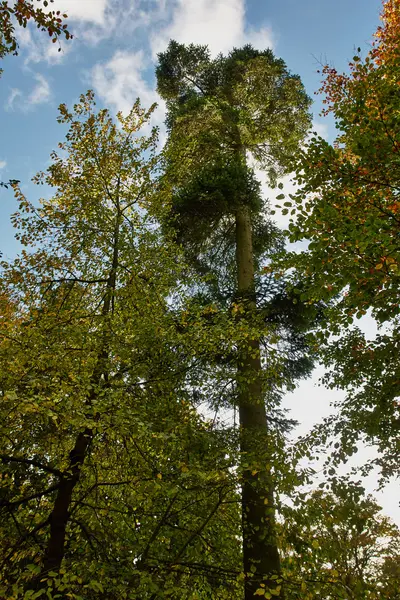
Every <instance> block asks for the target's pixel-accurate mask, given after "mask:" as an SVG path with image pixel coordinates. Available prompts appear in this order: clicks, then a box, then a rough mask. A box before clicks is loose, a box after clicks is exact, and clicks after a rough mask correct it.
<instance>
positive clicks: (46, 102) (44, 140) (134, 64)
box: [0, 0, 400, 524]
mask: <svg viewBox="0 0 400 600" xmlns="http://www.w3.org/2000/svg"><path fill="white" fill-rule="evenodd" d="M53 7H54V10H62V11H65V12H67V13H68V21H67V22H68V24H69V30H70V32H71V33H72V34H73V36H74V39H73V40H71V41H69V42H67V41H65V40H62V41H61V52H58V51H57V50H58V44H52V43H51V42H50V40H49V38H48V36H47V35H46V34H45V33H41V32H38V31H37V30H36V29H34V28H32V27H27V28H26V29H21V28H20V29H19V30H18V31H17V34H18V40H19V45H20V49H19V55H18V56H16V57H14V56H10V57H8V58H6V59H5V60H3V61H2V62H3V64H2V65H1V66H2V67H3V69H4V73H3V75H2V78H1V79H0V180H3V181H4V180H7V179H10V178H11V179H19V180H20V181H21V186H22V189H23V191H24V193H25V194H26V195H27V196H28V197H29V199H30V200H33V201H37V200H38V199H39V197H40V193H41V189H40V188H37V187H36V186H34V185H33V184H31V183H30V180H31V178H32V177H33V175H34V174H35V173H36V172H37V171H39V170H43V169H45V168H46V166H47V165H48V164H49V155H50V152H51V151H52V150H53V149H55V148H56V146H57V143H58V142H59V141H61V140H62V139H63V137H64V135H65V129H64V126H62V125H59V124H58V123H57V121H56V118H57V107H58V106H59V104H60V103H66V104H67V105H69V106H71V105H72V104H74V103H75V102H76V101H77V100H78V99H79V95H80V94H82V93H84V92H86V90H88V89H93V90H94V92H95V94H96V98H97V102H98V105H99V106H105V107H107V108H109V109H110V110H111V111H112V112H116V111H118V110H122V111H123V112H127V111H129V109H130V108H131V106H132V105H133V103H134V101H135V99H136V98H137V97H140V99H141V102H142V105H143V106H145V107H149V106H150V105H151V104H152V103H153V102H158V103H159V107H158V109H157V111H156V112H155V115H154V122H155V124H157V125H159V126H160V127H161V130H162V124H163V118H164V105H163V103H162V101H160V99H159V98H158V96H157V93H156V91H155V78H154V65H155V63H156V61H157V53H158V52H161V51H163V50H164V49H165V48H166V46H167V44H168V41H169V40H170V39H175V40H177V41H179V42H182V43H199V44H207V45H208V46H209V48H210V50H211V52H212V54H213V55H216V54H218V53H219V52H223V53H227V52H229V51H230V50H231V49H232V48H233V47H238V46H241V45H243V44H245V43H251V44H252V45H253V46H255V47H256V48H258V49H265V48H267V47H269V48H272V49H273V51H274V52H275V54H276V55H277V56H280V57H281V58H283V59H284V60H285V62H286V64H287V66H288V68H289V69H290V70H291V71H292V72H293V73H297V74H299V75H300V76H301V78H302V81H303V83H304V85H305V87H306V90H307V92H308V94H309V95H310V97H312V98H313V100H314V105H313V108H312V111H313V119H314V121H313V123H314V129H315V130H316V131H317V132H318V133H319V134H320V135H322V136H323V137H325V138H327V139H329V140H331V141H332V140H333V139H334V137H335V127H334V122H333V120H332V118H331V117H329V118H323V117H321V116H320V112H321V108H322V104H321V100H322V99H321V97H320V96H319V95H316V94H315V92H316V91H317V90H318V88H319V86H320V75H319V73H318V69H319V68H320V66H321V64H325V63H329V64H330V65H332V66H334V67H336V68H337V69H338V70H346V67H347V63H348V61H349V60H351V58H352V56H353V55H354V50H355V49H356V48H357V47H360V48H361V49H362V51H363V53H364V54H366V53H367V52H368V50H369V48H370V44H371V41H372V34H373V32H374V31H375V30H376V27H377V26H378V24H379V12H380V9H381V2H380V0H352V1H351V2H350V1H349V0H334V1H332V0H302V1H299V0H279V2H278V1H277V0H55V2H54V4H53ZM260 176H261V178H262V174H260ZM285 183H286V188H287V189H290V185H291V184H290V181H289V178H287V179H286V182H285ZM264 192H265V194H266V195H267V196H271V200H272V203H273V201H274V195H273V194H272V195H271V191H270V190H269V189H268V187H267V186H266V184H265V182H264ZM42 193H43V192H42ZM15 208H16V206H15V202H14V200H13V196H12V192H11V191H10V190H5V189H2V188H0V252H1V253H2V254H3V256H5V257H8V258H11V257H12V256H14V255H15V253H16V252H17V251H18V245H17V243H16V242H15V240H14V238H13V230H12V227H11V225H10V221H9V216H10V214H11V212H12V211H13V210H15ZM277 220H278V222H279V223H280V224H282V225H285V219H284V218H283V217H282V216H279V214H278V215H277ZM365 326H366V329H367V330H368V331H369V332H373V330H374V324H373V323H372V322H369V321H368V320H367V321H366V322H365ZM320 375H321V372H320V371H317V372H316V373H315V374H314V376H313V377H312V379H311V380H308V381H306V382H303V383H302V384H301V385H300V387H299V388H298V390H297V391H296V392H294V393H293V394H291V395H290V396H288V398H287V399H286V405H287V406H288V407H290V408H291V410H292V416H293V417H294V418H295V419H298V420H299V421H300V423H301V424H300V426H299V428H298V430H297V431H298V433H305V432H306V431H307V430H308V429H309V428H310V427H311V426H312V425H313V424H314V423H316V422H317V421H318V420H319V419H321V418H322V417H323V416H325V415H327V414H329V412H330V406H329V405H330V402H331V401H334V400H335V399H336V398H337V397H338V395H339V394H341V392H335V391H330V390H326V389H324V388H323V387H319V386H318V385H317V382H318V377H319V376H320ZM369 455H370V454H368V451H367V450H364V451H362V452H360V456H361V458H362V459H367V457H368V456H369ZM373 487H374V477H371V478H370V479H369V480H368V481H367V488H368V490H369V491H372V489H373ZM397 496H399V494H398V484H392V485H390V486H388V488H386V489H385V490H384V491H383V492H382V493H379V494H378V495H377V497H378V499H379V502H380V503H381V505H382V506H383V507H384V510H385V512H386V513H387V514H389V515H390V516H392V517H393V518H395V520H396V521H397V522H398V523H399V524H400V510H399V508H398V504H397V500H396V497H397Z"/></svg>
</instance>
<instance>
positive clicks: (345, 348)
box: [288, 0, 400, 476]
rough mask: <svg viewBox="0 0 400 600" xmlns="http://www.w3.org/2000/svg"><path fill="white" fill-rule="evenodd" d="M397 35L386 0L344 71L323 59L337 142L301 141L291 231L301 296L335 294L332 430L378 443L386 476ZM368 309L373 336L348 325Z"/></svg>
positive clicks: (397, 418) (390, 437) (391, 454)
mask: <svg viewBox="0 0 400 600" xmlns="http://www.w3.org/2000/svg"><path fill="white" fill-rule="evenodd" d="M399 42H400V2H399V1H398V0H388V1H386V2H384V3H383V12H382V26H381V27H379V28H378V30H377V32H376V34H375V38H374V43H373V46H372V48H371V49H370V51H369V52H368V54H367V56H366V57H365V58H364V59H363V58H362V56H361V51H360V49H359V50H358V53H357V54H356V55H355V56H354V58H353V60H352V62H351V63H350V72H349V73H347V74H346V73H344V74H342V73H338V72H337V71H336V69H334V68H331V67H329V66H326V67H324V69H323V74H324V83H323V86H322V90H321V91H322V93H323V94H324V103H325V104H326V109H325V112H326V113H328V112H331V113H332V114H333V115H334V117H335V119H336V124H337V128H338V130H339V134H338V137H337V139H336V141H335V142H334V144H333V145H332V144H330V143H328V142H327V141H326V140H324V139H322V138H321V137H318V136H315V137H314V138H313V139H312V140H311V142H310V144H309V145H308V146H307V147H306V148H305V149H304V152H303V153H302V155H301V158H300V160H299V162H298V165H297V180H298V182H299V184H300V185H301V188H300V191H299V193H298V194H296V195H295V197H294V198H292V199H291V200H288V204H289V205H290V204H291V203H292V204H293V206H294V211H293V212H295V213H296V221H295V222H293V223H292V224H291V225H290V227H289V230H290V239H291V241H292V242H296V241H299V240H301V239H306V240H308V242H309V245H308V249H307V250H306V251H303V252H302V253H298V254H296V255H293V256H292V260H291V261H290V266H291V267H293V266H294V265H296V266H297V269H298V273H300V277H303V279H304V280H307V281H308V286H309V292H308V294H307V295H306V296H307V298H312V299H328V298H334V299H335V302H334V308H333V309H332V311H331V313H330V319H329V323H328V329H329V331H330V332H333V333H334V334H338V333H339V332H346V334H345V335H343V336H342V338H341V339H340V340H339V341H338V342H337V343H335V344H333V345H330V346H329V347H328V350H327V353H326V363H327V365H328V366H331V365H332V364H334V365H335V366H334V369H333V372H332V378H331V379H330V383H331V384H332V385H333V386H339V387H342V388H344V389H348V390H349V396H348V398H347V399H346V400H345V401H344V403H343V404H342V410H341V419H340V425H339V426H338V427H336V426H335V424H334V426H335V429H336V433H339V434H340V435H342V434H343V435H342V437H343V442H344V443H343V445H342V449H343V450H344V451H345V454H348V453H351V452H353V451H354V449H355V443H354V441H355V439H357V438H359V437H361V436H363V437H364V439H365V440H366V441H367V442H368V443H378V445H379V449H380V458H379V461H378V464H380V465H381V466H382V467H383V475H384V476H388V475H391V474H393V473H398V470H399V463H398V456H399V449H400V448H399V436H398V432H399V425H400V412H399V408H400V405H399V402H398V380H399V373H400V371H399V368H400V365H399V361H398V343H399V342H398V338H399V330H398V317H399V272H400V271H399V264H400V254H399V244H398V236H399V206H400V205H399V190H400V171H399V159H398V155H399V149H400V137H399V114H400V113H399V109H400V96H399V91H398V80H399V73H400V57H399V52H398V46H399ZM369 310H371V313H372V316H373V317H374V318H375V319H376V321H377V322H378V324H380V325H383V324H385V325H386V331H384V332H382V333H381V335H379V336H378V338H377V339H376V340H375V341H372V342H371V341H368V340H367V339H365V336H364V335H363V334H362V333H361V331H359V330H357V329H355V330H351V331H350V330H349V329H348V328H349V326H350V325H351V324H352V323H353V320H354V318H360V317H362V316H363V315H365V314H366V313H367V311H369ZM321 339H324V336H322V338H321ZM336 423H337V420H336Z"/></svg>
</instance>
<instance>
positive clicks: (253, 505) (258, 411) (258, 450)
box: [236, 206, 284, 600]
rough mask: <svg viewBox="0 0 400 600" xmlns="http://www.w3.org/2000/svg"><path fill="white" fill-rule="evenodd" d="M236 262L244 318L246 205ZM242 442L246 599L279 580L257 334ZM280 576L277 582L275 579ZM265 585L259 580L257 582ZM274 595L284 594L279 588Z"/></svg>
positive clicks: (242, 369) (249, 285) (241, 370)
mask: <svg viewBox="0 0 400 600" xmlns="http://www.w3.org/2000/svg"><path fill="white" fill-rule="evenodd" d="M236 266H237V286H238V290H237V291H238V297H239V300H240V301H241V302H242V303H243V305H244V308H245V310H244V313H242V315H243V316H242V317H241V318H243V319H245V320H248V319H251V316H252V314H254V312H255V309H256V297H255V281H254V259H253V244H252V227H251V219H250V213H249V209H248V207H247V206H242V207H240V208H239V209H238V210H237V212H236ZM237 381H238V404H239V417H240V432H241V433H240V444H241V456H242V531H243V566H244V572H245V576H246V579H245V600H254V597H255V596H254V593H255V592H256V590H257V589H259V588H260V587H261V588H262V587H264V586H265V588H264V589H273V590H276V589H277V588H278V586H280V585H281V583H280V582H279V579H280V572H281V569H280V558H279V552H278V547H277V542H276V532H275V514H274V512H275V511H274V490H273V482H272V480H271V475H270V472H269V470H268V468H267V461H268V437H269V436H268V422H267V414H266V409H265V401H264V393H263V384H262V366H261V359H260V342H259V339H251V340H249V343H248V345H247V347H245V348H242V349H241V350H240V352H239V361H238V367H237ZM277 579H278V581H277ZM261 584H263V585H261ZM274 597H276V598H281V599H282V598H283V597H284V596H283V591H282V588H281V591H280V592H279V594H278V595H275V596H274Z"/></svg>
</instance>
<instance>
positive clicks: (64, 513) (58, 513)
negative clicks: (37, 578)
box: [41, 429, 93, 578]
mask: <svg viewBox="0 0 400 600" xmlns="http://www.w3.org/2000/svg"><path fill="white" fill-rule="evenodd" d="M92 438H93V432H92V430H90V429H85V431H83V432H82V433H80V434H79V435H78V437H77V439H76V442H75V446H74V447H73V449H72V450H71V452H70V454H69V458H70V463H69V474H68V475H64V477H63V479H62V481H61V485H60V487H59V488H58V492H57V496H56V499H55V501H54V508H53V510H52V512H51V515H50V537H49V541H48V544H47V548H46V552H45V555H44V558H43V570H42V573H41V578H42V577H43V575H44V574H47V573H49V572H50V571H55V572H58V570H59V569H60V567H61V562H62V559H63V558H64V550H65V533H66V528H67V524H68V519H69V509H70V504H71V499H72V492H73V490H74V487H75V486H76V484H77V483H78V481H79V475H80V469H81V467H82V465H83V463H84V460H85V456H86V451H87V449H88V447H89V445H90V442H91V440H92Z"/></svg>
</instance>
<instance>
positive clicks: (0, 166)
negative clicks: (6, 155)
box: [0, 160, 7, 169]
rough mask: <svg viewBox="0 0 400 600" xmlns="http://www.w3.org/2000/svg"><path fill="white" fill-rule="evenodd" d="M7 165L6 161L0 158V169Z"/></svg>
mask: <svg viewBox="0 0 400 600" xmlns="http://www.w3.org/2000/svg"><path fill="white" fill-rule="evenodd" d="M6 166H7V163H6V161H5V160H0V169H4V167H6Z"/></svg>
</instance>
